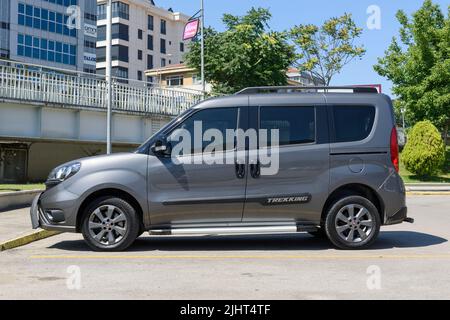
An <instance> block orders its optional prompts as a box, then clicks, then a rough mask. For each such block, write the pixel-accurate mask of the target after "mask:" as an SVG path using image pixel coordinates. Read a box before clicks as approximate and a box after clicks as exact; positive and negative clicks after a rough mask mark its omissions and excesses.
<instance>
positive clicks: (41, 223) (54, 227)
mask: <svg viewBox="0 0 450 320" xmlns="http://www.w3.org/2000/svg"><path fill="white" fill-rule="evenodd" d="M41 196H42V193H40V194H38V195H37V196H36V197H35V198H34V199H33V202H32V204H31V208H30V218H31V226H32V228H33V229H37V228H39V227H40V228H42V229H45V230H49V231H62V232H76V228H75V226H67V225H62V224H61V223H60V222H57V221H55V220H57V219H55V218H54V217H53V216H52V215H50V214H58V213H59V212H62V211H61V210H45V209H43V208H42V206H41ZM55 216H56V215H55ZM52 220H54V221H52Z"/></svg>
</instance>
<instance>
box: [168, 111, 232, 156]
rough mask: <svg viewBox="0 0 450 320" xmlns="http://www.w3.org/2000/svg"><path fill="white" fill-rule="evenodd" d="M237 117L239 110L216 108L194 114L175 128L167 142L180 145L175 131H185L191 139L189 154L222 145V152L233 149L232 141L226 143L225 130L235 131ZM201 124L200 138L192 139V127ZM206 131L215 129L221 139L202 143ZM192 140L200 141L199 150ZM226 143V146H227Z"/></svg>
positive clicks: (179, 139)
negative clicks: (207, 147)
mask: <svg viewBox="0 0 450 320" xmlns="http://www.w3.org/2000/svg"><path fill="white" fill-rule="evenodd" d="M238 115H239V108H217V109H205V110H201V111H198V112H196V113H194V114H193V115H192V116H191V117H189V118H188V119H186V120H185V121H184V122H182V123H181V124H180V125H179V126H177V127H176V128H175V129H174V130H173V131H172V132H171V133H170V134H169V136H168V140H169V141H171V142H172V143H173V146H175V145H176V144H177V143H182V142H183V138H180V137H179V136H178V134H179V133H178V132H177V129H185V130H187V132H189V135H190V138H191V142H190V144H191V153H199V152H202V151H203V150H204V149H205V147H206V146H210V147H212V146H219V145H222V148H220V147H218V149H222V150H224V151H225V150H232V149H234V141H226V130H227V129H232V130H236V129H237V127H238ZM196 122H197V123H198V124H197V125H200V124H201V133H202V137H200V138H199V137H194V125H195V123H196ZM208 129H216V130H219V132H220V133H221V135H222V139H215V138H212V139H211V141H204V139H203V136H204V134H205V132H206V131H207V130H208ZM194 139H197V140H199V139H201V141H202V144H201V147H200V148H201V149H200V148H195V146H194ZM227 143H228V144H227ZM183 153H184V154H187V153H188V152H186V150H183Z"/></svg>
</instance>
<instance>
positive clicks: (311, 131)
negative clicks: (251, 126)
mask: <svg viewBox="0 0 450 320" xmlns="http://www.w3.org/2000/svg"><path fill="white" fill-rule="evenodd" d="M259 128H260V129H267V130H268V132H270V130H272V129H278V130H279V138H280V141H279V145H280V146H283V145H290V144H300V143H312V142H314V141H315V133H316V129H315V112H314V107H306V106H305V107H261V108H260V123H259ZM267 138H268V144H270V145H271V143H272V142H271V139H270V138H271V135H270V133H268V136H267Z"/></svg>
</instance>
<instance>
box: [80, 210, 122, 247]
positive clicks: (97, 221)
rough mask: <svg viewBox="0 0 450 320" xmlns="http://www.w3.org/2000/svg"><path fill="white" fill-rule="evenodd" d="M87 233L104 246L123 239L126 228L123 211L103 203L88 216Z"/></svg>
mask: <svg viewBox="0 0 450 320" xmlns="http://www.w3.org/2000/svg"><path fill="white" fill-rule="evenodd" d="M88 223H89V224H88V229H89V235H90V236H91V237H92V239H94V240H95V241H97V242H98V243H100V244H102V245H104V246H111V245H115V244H117V243H119V242H121V241H122V239H124V237H125V235H126V233H127V229H128V225H129V223H128V219H127V216H126V215H125V213H124V212H123V211H122V210H121V209H120V208H118V207H116V206H113V205H103V206H100V207H98V208H97V209H95V210H94V211H93V212H92V213H91V215H90V216H89V221H88Z"/></svg>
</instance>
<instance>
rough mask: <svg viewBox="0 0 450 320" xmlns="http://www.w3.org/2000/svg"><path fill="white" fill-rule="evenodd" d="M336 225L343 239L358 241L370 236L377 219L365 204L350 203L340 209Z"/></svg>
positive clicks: (351, 241) (352, 241)
mask: <svg viewBox="0 0 450 320" xmlns="http://www.w3.org/2000/svg"><path fill="white" fill-rule="evenodd" d="M334 225H335V228H336V231H337V234H338V235H339V237H340V238H341V239H342V240H344V241H346V242H350V243H358V242H363V241H365V240H367V239H368V238H369V236H370V235H371V233H372V232H373V230H374V227H375V221H374V218H373V217H372V214H371V213H370V211H369V210H367V208H365V207H364V206H362V205H360V204H348V205H346V206H344V207H342V208H341V209H340V210H339V212H338V213H337V215H336V219H335V222H334Z"/></svg>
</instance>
